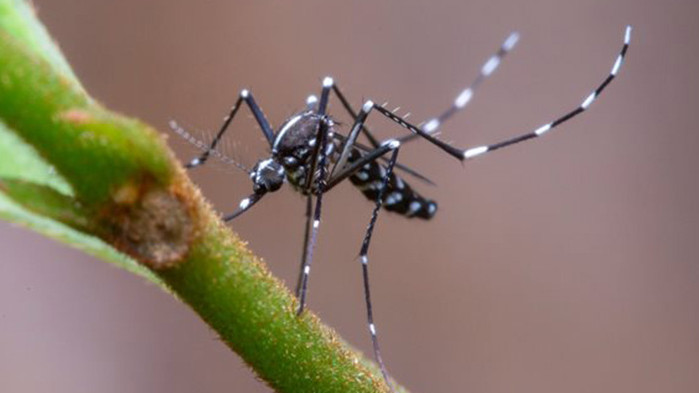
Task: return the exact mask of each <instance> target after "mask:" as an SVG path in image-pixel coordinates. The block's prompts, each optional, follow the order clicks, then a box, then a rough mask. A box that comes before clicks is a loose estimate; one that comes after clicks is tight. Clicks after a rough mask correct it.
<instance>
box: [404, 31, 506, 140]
mask: <svg viewBox="0 0 699 393" xmlns="http://www.w3.org/2000/svg"><path fill="white" fill-rule="evenodd" d="M518 41H519V33H518V32H516V31H515V32H512V33H510V35H509V36H507V38H506V39H505V41H503V43H502V45H500V48H499V49H498V51H497V52H495V53H494V54H493V55H492V56H490V57H489V58H488V60H486V62H485V63H483V65H482V66H481V69H480V72H479V73H478V76H477V77H476V79H474V80H473V81H472V82H471V84H470V85H468V86H467V87H466V88H465V89H463V90H462V91H461V92H460V93H459V95H457V96H456V98H455V99H454V102H453V103H452V104H451V106H450V107H449V109H447V110H446V111H444V112H442V114H440V115H439V116H437V117H434V118H432V119H430V120H428V121H427V122H426V123H425V125H424V126H423V127H422V129H423V130H424V131H425V132H428V133H430V134H433V133H435V132H436V131H437V129H438V128H439V126H440V125H442V124H443V123H444V122H445V121H447V120H448V119H449V118H450V117H452V116H454V114H456V112H459V111H460V110H463V109H464V108H466V106H468V104H469V103H470V102H471V100H472V99H473V95H474V94H475V93H476V90H477V89H478V87H479V86H480V85H481V84H482V83H483V81H485V80H486V79H488V77H489V76H491V75H492V74H493V72H495V70H496V69H497V68H498V67H499V66H500V63H502V60H503V59H504V58H505V56H507V54H508V53H510V52H511V51H512V49H514V47H515V46H516V45H517V42H518ZM418 136H419V135H418V134H411V135H408V136H405V137H403V138H401V139H400V141H401V142H407V141H409V140H411V139H415V138H417V137H418Z"/></svg>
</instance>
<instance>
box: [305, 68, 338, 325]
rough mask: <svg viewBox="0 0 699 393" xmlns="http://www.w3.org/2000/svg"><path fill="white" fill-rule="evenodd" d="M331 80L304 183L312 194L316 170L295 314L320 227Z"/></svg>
mask: <svg viewBox="0 0 699 393" xmlns="http://www.w3.org/2000/svg"><path fill="white" fill-rule="evenodd" d="M333 83H334V82H333V80H332V78H330V77H326V78H325V79H324V80H323V90H322V92H321V95H320V101H319V102H318V115H319V116H320V118H321V121H320V122H319V125H318V136H317V137H316V140H318V142H319V143H318V144H317V145H316V149H315V150H314V152H313V160H312V162H311V168H310V171H309V177H308V179H307V181H306V184H307V185H308V187H310V189H309V190H308V192H309V193H311V194H313V193H314V190H313V180H314V179H313V175H314V174H315V173H316V170H317V172H318V176H317V178H316V179H315V180H316V188H315V194H316V205H315V209H314V210H313V224H312V225H311V229H310V236H309V237H307V239H306V242H305V243H306V244H305V246H304V247H305V253H304V256H303V264H302V268H301V272H300V275H301V285H300V286H301V291H300V292H301V293H300V295H299V296H298V298H299V307H298V310H297V312H296V314H297V315H301V313H303V310H304V308H305V306H306V294H307V293H308V276H309V274H310V272H311V264H312V262H313V251H314V249H315V244H316V239H317V237H318V228H319V227H320V213H321V208H322V206H323V193H324V192H325V185H326V183H327V179H326V172H327V158H328V155H327V149H326V147H327V144H328V133H329V131H330V127H329V123H330V120H329V119H328V118H327V117H326V116H325V111H326V110H327V107H328V98H329V95H330V89H331V88H332V86H333Z"/></svg>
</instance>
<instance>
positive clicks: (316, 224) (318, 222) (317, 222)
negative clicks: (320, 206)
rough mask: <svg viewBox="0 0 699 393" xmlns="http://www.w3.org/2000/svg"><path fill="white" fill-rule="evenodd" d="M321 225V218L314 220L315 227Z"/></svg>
mask: <svg viewBox="0 0 699 393" xmlns="http://www.w3.org/2000/svg"><path fill="white" fill-rule="evenodd" d="M319 226H320V220H313V228H315V229H318V227H319Z"/></svg>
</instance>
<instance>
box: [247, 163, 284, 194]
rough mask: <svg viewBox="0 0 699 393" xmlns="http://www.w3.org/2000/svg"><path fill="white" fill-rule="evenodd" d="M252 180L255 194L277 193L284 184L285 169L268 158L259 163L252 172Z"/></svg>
mask: <svg viewBox="0 0 699 393" xmlns="http://www.w3.org/2000/svg"><path fill="white" fill-rule="evenodd" d="M250 178H251V179H252V182H253V191H255V193H262V194H263V193H266V192H270V191H277V190H278V189H279V188H280V187H281V186H282V184H283V183H284V178H285V174H284V167H283V166H282V165H281V164H280V163H278V162H277V161H275V160H273V159H271V158H267V159H264V160H262V161H259V162H258V163H257V164H256V165H255V167H254V168H252V171H251V172H250Z"/></svg>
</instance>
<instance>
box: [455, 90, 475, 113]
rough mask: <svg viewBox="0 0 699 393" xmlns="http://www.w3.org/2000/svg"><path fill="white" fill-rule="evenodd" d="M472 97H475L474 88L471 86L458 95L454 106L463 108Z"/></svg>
mask: <svg viewBox="0 0 699 393" xmlns="http://www.w3.org/2000/svg"><path fill="white" fill-rule="evenodd" d="M471 98H473V89H471V88H470V87H469V88H468V89H466V90H464V91H462V92H461V94H459V96H458V97H456V100H454V106H455V107H457V108H459V109H461V108H463V107H465V106H466V105H468V103H469V102H470V101H471Z"/></svg>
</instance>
